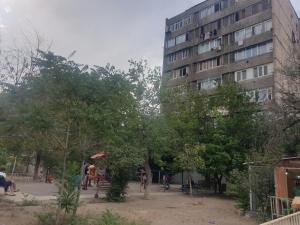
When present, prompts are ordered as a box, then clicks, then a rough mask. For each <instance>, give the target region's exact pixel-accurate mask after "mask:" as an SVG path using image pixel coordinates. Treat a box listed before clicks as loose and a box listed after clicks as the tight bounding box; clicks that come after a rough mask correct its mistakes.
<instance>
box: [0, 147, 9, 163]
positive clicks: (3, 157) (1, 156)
mask: <svg viewBox="0 0 300 225" xmlns="http://www.w3.org/2000/svg"><path fill="white" fill-rule="evenodd" d="M7 158H8V156H7V153H6V151H5V150H4V149H2V148H1V147H0V165H2V166H5V165H6V164H7Z"/></svg>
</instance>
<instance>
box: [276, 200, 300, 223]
mask: <svg viewBox="0 0 300 225" xmlns="http://www.w3.org/2000/svg"><path fill="white" fill-rule="evenodd" d="M292 201H293V199H290V198H279V197H275V196H271V197H270V203H271V216H272V220H273V219H278V218H280V217H284V216H287V215H290V214H293V213H295V212H296V211H297V210H296V209H293V208H292ZM299 225H300V224H299Z"/></svg>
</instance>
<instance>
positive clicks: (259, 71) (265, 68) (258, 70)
mask: <svg viewBox="0 0 300 225" xmlns="http://www.w3.org/2000/svg"><path fill="white" fill-rule="evenodd" d="M273 72H274V71H273V63H270V64H267V65H261V66H257V67H254V68H253V75H254V78H257V77H262V76H267V75H271V74H273Z"/></svg>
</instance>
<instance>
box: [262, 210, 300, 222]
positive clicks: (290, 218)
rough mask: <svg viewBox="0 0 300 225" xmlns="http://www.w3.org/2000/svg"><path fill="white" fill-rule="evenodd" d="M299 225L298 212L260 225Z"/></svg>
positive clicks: (299, 214)
mask: <svg viewBox="0 0 300 225" xmlns="http://www.w3.org/2000/svg"><path fill="white" fill-rule="evenodd" d="M299 224H300V212H297V213H294V214H291V215H288V216H284V217H281V218H279V219H276V220H272V221H270V222H267V223H263V224H261V225H299Z"/></svg>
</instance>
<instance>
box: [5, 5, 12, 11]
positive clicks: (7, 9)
mask: <svg viewBox="0 0 300 225" xmlns="http://www.w3.org/2000/svg"><path fill="white" fill-rule="evenodd" d="M4 11H5V12H6V13H11V7H10V6H8V5H7V6H5V7H4Z"/></svg>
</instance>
